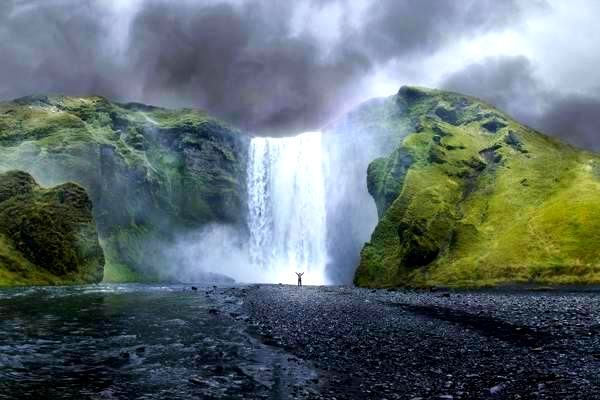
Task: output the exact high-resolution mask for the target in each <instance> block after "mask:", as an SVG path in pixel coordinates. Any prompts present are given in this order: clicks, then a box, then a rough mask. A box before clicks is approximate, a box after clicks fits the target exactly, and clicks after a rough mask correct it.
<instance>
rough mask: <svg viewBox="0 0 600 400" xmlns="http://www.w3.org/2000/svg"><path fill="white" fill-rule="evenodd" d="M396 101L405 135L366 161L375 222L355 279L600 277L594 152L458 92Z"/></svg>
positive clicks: (598, 161) (565, 280)
mask: <svg viewBox="0 0 600 400" xmlns="http://www.w3.org/2000/svg"><path fill="white" fill-rule="evenodd" d="M390 101H393V103H394V107H395V110H396V111H395V112H394V113H388V117H386V118H387V122H386V124H387V125H388V126H394V125H396V126H397V127H398V128H397V130H396V132H397V134H396V135H397V137H398V138H399V141H400V145H398V146H395V148H390V153H389V155H388V156H386V157H384V158H380V159H377V160H375V161H373V162H372V163H371V165H370V166H369V170H368V189H369V192H370V193H371V195H372V196H373V198H374V199H375V202H376V204H377V208H378V212H379V217H380V221H379V224H378V225H377V228H376V229H375V232H374V233H373V235H372V238H371V240H370V242H369V243H367V244H366V245H365V247H364V248H363V251H362V253H361V261H360V265H359V267H358V270H357V272H356V276H355V283H356V284H358V285H361V286H414V287H418V286H438V285H439V286H450V287H453V286H454V287H477V286H487V285H499V284H510V283H534V284H598V283H600V157H599V156H598V155H596V154H592V153H588V152H585V151H581V150H577V149H575V148H573V147H571V146H568V145H566V144H563V143H560V142H558V141H556V140H554V139H552V138H549V137H547V136H544V135H543V134H541V133H538V132H536V131H534V130H532V129H530V128H528V127H526V126H523V125H521V124H519V123H518V122H516V121H514V120H513V119H511V118H510V117H509V116H508V115H506V114H504V113H502V112H500V111H498V110H497V109H494V108H493V107H491V106H490V105H488V104H486V103H484V102H482V101H479V100H477V99H474V98H471V97H466V96H462V95H459V94H456V93H450V92H443V91H436V90H429V89H422V88H415V87H403V88H402V89H401V90H400V92H399V93H398V95H396V96H394V97H393V98H392V99H389V100H388V102H387V103H386V104H388V103H390ZM388 105H389V104H388ZM365 123H366V122H365ZM406 126H410V129H408V130H407V129H406Z"/></svg>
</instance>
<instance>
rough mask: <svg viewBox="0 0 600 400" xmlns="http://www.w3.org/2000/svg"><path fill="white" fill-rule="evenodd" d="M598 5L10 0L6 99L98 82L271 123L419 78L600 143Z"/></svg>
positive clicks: (554, 1)
mask: <svg viewBox="0 0 600 400" xmlns="http://www.w3.org/2000/svg"><path fill="white" fill-rule="evenodd" d="M598 15H600V1H596V0H569V1H563V0H503V1H499V0H304V1H293V2H292V1H281V0H179V1H174V0H130V1H126V0H1V1H0V99H12V98H15V97H20V96H25V95H28V94H33V93H62V94H67V95H88V94H99V95H103V96H106V97H109V98H111V99H116V100H121V101H140V102H145V103H151V104H156V105H163V106H169V107H181V106H188V107H199V108H204V109H207V110H208V111H210V112H212V113H214V114H216V115H219V116H221V117H223V118H225V119H227V120H229V121H231V122H233V123H235V124H237V125H239V126H241V127H242V128H245V129H249V130H251V131H254V132H257V133H264V132H268V133H271V134H278V133H293V132H301V131H305V130H314V129H318V127H319V126H322V125H323V124H325V123H327V122H328V121H329V120H331V119H332V118H335V117H336V116H337V115H339V114H340V113H341V112H344V111H346V110H348V109H349V108H350V107H352V106H353V105H355V104H357V103H358V102H360V101H363V100H366V99H368V98H371V97H374V96H383V95H390V94H393V93H395V92H396V91H397V90H398V88H399V87H400V86H401V85H403V84H417V85H424V86H429V87H440V88H448V89H452V90H456V91H461V92H464V93H467V94H471V95H475V96H479V97H482V98H484V99H486V100H488V101H490V102H492V103H494V104H496V105H498V106H499V107H501V108H503V109H504V110H506V111H508V112H509V113H511V114H512V115H514V116H515V117H517V118H518V119H520V120H522V121H523V122H525V123H527V124H530V125H532V126H533V127H535V128H538V129H541V130H544V131H545V132H548V133H551V134H554V135H558V136H561V137H562V138H563V139H565V140H568V141H570V142H571V143H574V144H576V145H578V146H581V147H586V148H594V149H600V140H599V138H600V135H598V134H597V127H598V126H599V125H600V72H599V71H600V69H599V68H598V65H600V51H599V50H598V45H597V38H598V37H599V35H600V25H598V24H597V17H598Z"/></svg>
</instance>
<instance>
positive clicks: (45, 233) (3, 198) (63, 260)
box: [0, 171, 104, 285]
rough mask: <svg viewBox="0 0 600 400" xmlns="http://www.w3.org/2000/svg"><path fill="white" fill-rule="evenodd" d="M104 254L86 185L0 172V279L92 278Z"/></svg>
mask: <svg viewBox="0 0 600 400" xmlns="http://www.w3.org/2000/svg"><path fill="white" fill-rule="evenodd" d="M103 268H104V254H103V251H102V248H101V247H100V243H99V241H98V234H97V231H96V224H95V222H94V218H93V215H92V202H91V200H90V198H89V197H88V195H87V193H86V191H85V189H83V188H82V187H81V186H79V185H76V184H74V183H65V184H62V185H60V186H57V187H54V188H51V189H43V188H41V187H39V186H38V184H37V183H36V182H35V180H34V179H33V177H32V176H31V175H29V174H27V173H26V172H22V171H9V172H6V173H4V174H0V285H15V284H64V283H95V282H99V281H101V280H102V277H103Z"/></svg>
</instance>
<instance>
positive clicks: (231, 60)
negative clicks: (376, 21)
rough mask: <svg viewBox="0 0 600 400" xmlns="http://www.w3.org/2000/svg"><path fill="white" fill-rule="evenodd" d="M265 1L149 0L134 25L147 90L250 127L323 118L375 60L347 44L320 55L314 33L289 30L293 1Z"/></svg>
mask: <svg viewBox="0 0 600 400" xmlns="http://www.w3.org/2000/svg"><path fill="white" fill-rule="evenodd" d="M266 4H267V3H265V2H251V3H247V4H246V5H245V6H244V7H241V8H236V7H233V6H231V5H227V4H219V5H214V6H207V7H198V6H192V5H188V6H183V5H180V6H178V7H173V6H172V5H170V4H169V5H167V4H165V3H162V2H154V3H152V4H148V5H147V6H146V7H145V8H144V9H143V10H142V11H141V13H140V14H139V15H138V16H137V17H136V18H135V20H134V21H133V25H132V30H131V35H132V36H131V56H132V61H133V62H134V63H135V68H136V69H139V70H140V71H143V72H144V82H143V86H144V97H145V98H150V99H153V98H158V97H160V96H163V95H165V94H166V95H167V96H171V97H172V98H173V99H178V100H174V101H176V102H178V103H180V104H178V105H183V104H189V103H190V102H192V103H193V104H194V105H196V106H201V107H205V108H207V109H208V110H210V111H212V112H215V113H217V114H218V115H220V116H223V117H226V118H228V119H229V120H232V121H233V122H235V123H236V124H239V125H242V126H244V127H246V128H250V129H260V128H269V129H271V130H278V129H287V130H302V129H307V128H309V127H313V128H314V127H316V126H318V123H319V122H322V121H323V119H324V118H326V117H327V116H328V115H330V114H331V113H332V112H333V111H334V109H333V106H335V104H336V103H337V102H338V101H342V100H343V99H342V96H343V95H345V94H349V93H346V90H347V89H348V87H349V86H351V84H352V83H353V80H355V79H359V77H360V76H362V75H365V74H366V73H367V72H368V71H369V69H370V62H369V60H368V59H367V58H365V57H364V56H363V55H361V54H360V53H358V52H354V51H352V50H351V49H346V48H337V49H335V51H334V52H333V54H330V55H329V57H328V58H327V59H326V60H323V59H321V54H320V50H319V46H318V43H317V42H316V41H315V39H314V38H312V37H310V36H300V37H298V36H292V35H291V33H290V31H289V19H290V18H291V15H290V13H289V7H283V9H281V10H275V9H272V8H271V7H268V8H267V7H266V6H265V5H266ZM274 4H275V3H271V4H270V5H271V6H273V5H274ZM281 4H283V3H281ZM276 15H277V16H278V17H275V16H276ZM173 21H177V23H173Z"/></svg>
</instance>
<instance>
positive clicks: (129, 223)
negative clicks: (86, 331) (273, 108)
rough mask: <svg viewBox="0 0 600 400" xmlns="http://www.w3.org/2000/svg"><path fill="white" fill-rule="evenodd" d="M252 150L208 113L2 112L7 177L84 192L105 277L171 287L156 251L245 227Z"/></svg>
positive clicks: (102, 102)
mask: <svg viewBox="0 0 600 400" xmlns="http://www.w3.org/2000/svg"><path fill="white" fill-rule="evenodd" d="M247 146H248V138H247V137H246V136H244V135H242V134H240V133H239V132H238V131H236V130H234V129H232V128H230V127H228V126H227V125H226V124H224V123H222V122H220V121H218V120H216V119H214V118H212V117H210V116H209V115H207V114H206V113H204V112H202V111H196V110H189V109H183V110H167V109H163V108H158V107H152V106H146V105H142V104H135V103H133V104H117V103H112V102H109V101H108V100H106V99H104V98H101V97H83V98H74V97H64V96H34V97H26V98H22V99H18V100H15V101H12V102H7V103H0V171H6V170H10V169H20V170H24V171H27V172H28V173H30V174H31V175H33V176H34V177H35V179H36V180H37V181H38V182H40V183H41V184H43V185H56V184H61V183H63V182H76V183H77V184H79V185H81V186H83V187H84V188H85V189H86V190H87V191H88V193H89V194H90V197H91V199H92V201H93V203H94V216H95V219H96V221H97V224H98V229H99V234H100V239H101V243H102V244H103V246H104V249H105V253H106V257H107V263H106V264H107V265H106V270H107V277H126V278H125V279H126V280H142V279H144V280H145V279H153V280H154V279H158V277H162V278H164V279H168V278H169V277H168V276H165V274H163V273H162V272H164V270H165V267H166V266H167V265H168V264H169V262H170V260H168V259H166V258H165V257H164V256H163V254H162V252H160V251H159V247H160V246H157V244H158V243H162V245H163V247H164V245H165V244H168V243H169V242H170V241H171V240H173V238H174V236H175V235H177V234H178V233H180V232H182V231H186V230H191V229H197V228H198V227H200V226H202V225H204V224H206V223H210V222H220V223H227V224H234V225H236V224H237V225H243V223H244V221H245V210H246V202H245V198H246V194H245V191H246V187H245V174H246V155H247ZM1 195H2V194H1V193H0V196H1ZM149 238H151V239H152V240H149Z"/></svg>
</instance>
